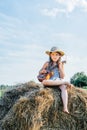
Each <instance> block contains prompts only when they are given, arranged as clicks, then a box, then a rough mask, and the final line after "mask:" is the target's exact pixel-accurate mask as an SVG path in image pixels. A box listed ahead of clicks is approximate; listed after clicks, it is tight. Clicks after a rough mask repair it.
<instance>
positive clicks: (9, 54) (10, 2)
mask: <svg viewBox="0 0 87 130" xmlns="http://www.w3.org/2000/svg"><path fill="white" fill-rule="evenodd" d="M52 46H57V47H59V48H60V49H62V50H63V51H64V52H65V53H66V55H67V64H66V65H65V72H66V78H67V79H68V80H69V79H70V78H71V77H72V76H73V75H74V74H75V73H77V72H82V71H83V72H85V74H87V0H0V84H16V83H21V82H22V83H23V82H28V81H30V80H34V81H36V82H38V81H37V74H38V71H39V69H40V68H41V67H42V65H43V63H44V62H45V61H47V60H48V59H49V58H48V56H47V55H46V54H45V51H46V50H50V48H51V47H52Z"/></svg>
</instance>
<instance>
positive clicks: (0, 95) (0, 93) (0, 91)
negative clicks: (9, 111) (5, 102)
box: [0, 89, 5, 97]
mask: <svg viewBox="0 0 87 130" xmlns="http://www.w3.org/2000/svg"><path fill="white" fill-rule="evenodd" d="M4 92H5V90H4V89H2V90H0V97H2V96H3V94H4Z"/></svg>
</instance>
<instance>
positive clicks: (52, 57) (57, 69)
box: [39, 47, 71, 113]
mask: <svg viewBox="0 0 87 130" xmlns="http://www.w3.org/2000/svg"><path fill="white" fill-rule="evenodd" d="M46 54H48V55H49V62H46V63H45V64H44V65H43V67H42V69H41V70H40V71H39V74H43V73H46V71H47V70H46V69H47V68H48V69H50V68H53V69H52V72H53V75H52V76H51V77H50V78H49V79H44V80H43V81H42V84H43V85H44V86H54V85H56V86H58V87H59V88H60V89H61V97H62V101H63V111H64V112H65V113H69V111H68V107H67V105H68V94H67V89H66V87H67V86H68V87H71V84H70V83H69V82H67V81H64V77H65V73H64V63H62V62H61V57H62V56H63V55H64V52H63V51H61V50H59V49H58V48H57V47H52V48H51V50H50V51H46ZM53 66H54V67H53Z"/></svg>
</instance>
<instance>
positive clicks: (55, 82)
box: [42, 79, 71, 87]
mask: <svg viewBox="0 0 87 130" xmlns="http://www.w3.org/2000/svg"><path fill="white" fill-rule="evenodd" d="M42 84H43V85H45V86H58V85H64V84H65V85H67V86H68V87H71V84H70V83H69V82H67V81H63V80H61V79H59V80H43V82H42Z"/></svg>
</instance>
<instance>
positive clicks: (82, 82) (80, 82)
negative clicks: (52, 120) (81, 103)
mask: <svg viewBox="0 0 87 130" xmlns="http://www.w3.org/2000/svg"><path fill="white" fill-rule="evenodd" d="M70 82H71V83H72V84H73V85H75V86H77V87H84V86H87V76H86V75H85V73H84V72H77V73H76V74H74V75H73V76H72V78H71V79H70Z"/></svg>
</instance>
